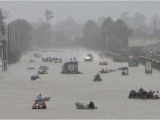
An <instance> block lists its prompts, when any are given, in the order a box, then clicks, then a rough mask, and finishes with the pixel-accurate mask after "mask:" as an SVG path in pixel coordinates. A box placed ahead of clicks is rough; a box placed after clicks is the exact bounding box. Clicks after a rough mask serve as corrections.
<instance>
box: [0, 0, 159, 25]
mask: <svg viewBox="0 0 160 120" xmlns="http://www.w3.org/2000/svg"><path fill="white" fill-rule="evenodd" d="M159 6H160V2H159V1H156V2H151V1H149V2H142V1H141V2H136V1H131V2H129V1H124V2H123V1H118V2H115V1H114V2H111V1H100V2H98V1H92V2H91V1H75V2H73V1H72V2H71V1H63V2H62V1H61V2H58V1H14V2H13V1H12V2H11V1H7V2H6V1H0V8H3V9H4V10H5V11H8V12H9V13H10V17H9V18H7V21H12V20H15V19H18V18H23V19H26V20H28V21H30V22H36V21H38V20H39V19H45V17H44V11H45V10H47V9H48V10H51V11H53V13H54V19H53V20H52V21H51V23H55V22H57V21H59V20H62V19H66V18H67V17H70V16H72V17H73V18H74V19H75V20H76V21H78V22H85V21H86V20H88V19H93V20H98V19H99V18H100V17H112V18H113V19H117V18H119V16H120V14H121V13H122V12H129V14H130V15H131V16H133V15H134V13H136V12H141V13H142V14H144V15H145V16H146V17H147V18H150V17H151V16H153V15H155V14H158V15H160V13H159V11H160V7H159Z"/></svg>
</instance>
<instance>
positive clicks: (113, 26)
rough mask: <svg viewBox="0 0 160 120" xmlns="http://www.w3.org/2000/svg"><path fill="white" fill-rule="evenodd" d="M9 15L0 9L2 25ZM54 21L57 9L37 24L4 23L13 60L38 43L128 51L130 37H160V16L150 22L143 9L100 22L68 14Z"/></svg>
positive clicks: (26, 22) (25, 22)
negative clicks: (83, 21) (77, 20)
mask: <svg viewBox="0 0 160 120" xmlns="http://www.w3.org/2000/svg"><path fill="white" fill-rule="evenodd" d="M5 14H6V13H5V12H4V11H3V9H0V25H1V24H2V22H1V21H2V20H3V21H5V18H4V16H5ZM6 18H7V17H6ZM53 21H54V15H53V12H52V11H50V10H46V11H44V19H41V20H39V21H38V22H35V23H31V22H28V21H27V20H25V19H16V20H14V21H12V22H10V23H5V22H4V24H5V26H6V31H7V29H8V32H7V34H8V36H9V37H8V39H9V42H8V43H9V52H10V58H9V59H10V62H11V63H15V62H17V61H19V59H20V56H21V54H22V53H24V52H26V51H29V50H32V49H33V46H34V45H36V46H38V47H40V48H49V47H51V48H53V47H85V48H87V49H91V50H97V51H106V50H111V51H126V50H127V49H128V40H129V39H130V38H132V39H133V38H134V39H142V38H153V37H152V36H154V37H155V34H156V38H157V39H160V36H159V33H160V28H159V24H160V20H159V17H158V16H154V17H152V19H151V20H150V24H148V23H146V17H145V16H144V15H143V14H142V13H139V12H137V13H135V15H134V16H130V15H129V13H127V12H124V13H122V14H121V15H120V17H119V19H117V20H113V19H112V18H111V17H106V18H105V17H102V18H100V19H99V20H98V21H95V20H87V21H86V22H85V23H78V22H76V21H75V20H74V19H73V18H72V17H68V18H67V19H65V20H60V21H58V22H57V23H55V24H51V23H52V22H53ZM149 28H152V30H151V29H149ZM0 31H1V30H0Z"/></svg>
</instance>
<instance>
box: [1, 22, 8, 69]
mask: <svg viewBox="0 0 160 120" xmlns="http://www.w3.org/2000/svg"><path fill="white" fill-rule="evenodd" d="M1 32H2V71H7V49H6V48H7V42H6V37H5V35H6V34H5V28H4V24H2V26H1Z"/></svg>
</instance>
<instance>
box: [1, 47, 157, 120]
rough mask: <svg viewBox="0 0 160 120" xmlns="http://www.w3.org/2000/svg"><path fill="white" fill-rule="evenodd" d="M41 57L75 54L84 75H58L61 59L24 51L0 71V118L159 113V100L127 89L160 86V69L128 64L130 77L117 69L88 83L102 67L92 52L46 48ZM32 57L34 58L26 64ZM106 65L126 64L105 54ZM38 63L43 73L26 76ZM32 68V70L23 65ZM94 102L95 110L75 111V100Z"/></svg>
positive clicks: (32, 71) (149, 115) (112, 116)
mask: <svg viewBox="0 0 160 120" xmlns="http://www.w3.org/2000/svg"><path fill="white" fill-rule="evenodd" d="M88 53H92V54H93V56H94V62H83V58H84V57H85V55H86V54H88ZM41 54H42V56H44V57H49V56H51V57H52V56H53V57H54V56H55V57H61V58H62V59H63V60H64V62H65V61H69V60H70V57H74V56H76V57H77V59H78V60H79V71H80V72H83V74H77V75H72V74H69V75H68V74H61V66H62V64H61V63H58V64H55V63H44V62H42V61H41V59H39V58H34V57H33V53H27V54H25V55H24V56H23V57H22V59H21V61H20V62H19V63H17V64H14V65H11V66H10V67H9V69H8V71H7V72H2V71H0V76H1V78H0V98H1V99H0V106H1V107H0V118H2V119H4V118H15V119H17V118H21V119H23V118H28V119H29V118H33V119H38V118H44V119H47V118H73V119H76V118H99V119H100V118H160V100H138V99H133V100H132V99H128V98H127V97H128V94H129V91H130V90H131V89H135V90H138V89H139V88H140V87H143V88H144V89H146V90H150V89H152V90H156V91H157V90H158V91H160V71H157V70H153V74H152V75H145V72H144V71H145V70H144V69H145V68H144V66H139V67H133V68H129V76H121V72H120V71H116V72H112V73H108V74H102V75H101V77H102V82H93V78H94V76H95V75H96V74H97V72H98V71H99V70H100V69H101V67H100V66H99V57H98V55H97V54H96V53H94V52H93V51H86V50H83V49H77V50H73V49H72V50H48V51H44V52H41ZM30 59H35V60H36V63H29V60H30ZM107 61H108V63H109V65H108V69H116V68H118V67H122V66H128V63H114V62H113V61H112V60H111V59H110V58H108V59H107ZM41 65H47V66H48V67H49V68H50V69H49V71H48V74H46V75H40V80H36V81H31V80H30V77H31V76H32V75H33V74H36V72H37V69H38V68H39V66H41ZM28 67H35V68H36V69H35V70H27V68H28ZM39 93H41V94H42V95H43V96H51V97H52V98H51V100H50V101H49V102H47V107H48V108H47V109H46V110H32V104H33V102H34V99H35V98H36V96H37V95H38V94H39ZM91 100H92V101H94V102H95V105H96V106H97V107H98V109H96V110H77V109H76V107H75V102H82V103H86V104H87V103H89V101H91Z"/></svg>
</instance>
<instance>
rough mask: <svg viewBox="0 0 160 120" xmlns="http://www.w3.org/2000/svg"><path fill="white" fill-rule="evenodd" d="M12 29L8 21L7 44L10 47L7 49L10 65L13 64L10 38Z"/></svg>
mask: <svg viewBox="0 0 160 120" xmlns="http://www.w3.org/2000/svg"><path fill="white" fill-rule="evenodd" d="M10 31H11V30H10V25H9V23H8V46H7V47H8V50H7V51H8V65H9V66H10V64H11V57H10V38H11V37H10V35H11V34H10Z"/></svg>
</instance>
